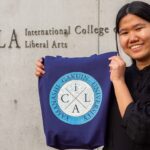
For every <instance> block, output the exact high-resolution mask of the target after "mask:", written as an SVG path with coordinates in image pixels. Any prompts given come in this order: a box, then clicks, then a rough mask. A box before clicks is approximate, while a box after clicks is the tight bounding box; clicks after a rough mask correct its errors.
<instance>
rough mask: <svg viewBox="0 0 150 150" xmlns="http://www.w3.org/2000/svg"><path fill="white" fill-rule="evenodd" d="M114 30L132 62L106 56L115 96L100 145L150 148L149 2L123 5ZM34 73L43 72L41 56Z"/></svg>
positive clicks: (124, 149) (116, 149)
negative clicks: (127, 63) (103, 140)
mask: <svg viewBox="0 0 150 150" xmlns="http://www.w3.org/2000/svg"><path fill="white" fill-rule="evenodd" d="M116 34H118V37H119V41H120V45H121V47H122V49H123V50H124V52H125V53H126V54H127V55H128V56H130V57H131V59H132V60H133V64H132V66H130V67H126V64H125V62H124V61H123V60H122V58H121V57H119V56H113V57H111V58H109V60H110V65H109V66H110V79H111V81H112V83H113V86H114V91H113V92H112V93H113V97H114V100H113V98H112V103H111V106H110V112H109V116H108V118H109V119H108V127H107V135H106V143H105V146H104V148H103V149H104V150H150V5H149V4H147V3H145V2H140V1H134V2H131V3H129V4H126V5H124V6H123V7H122V8H121V9H120V10H119V12H118V15H117V18H116ZM116 37H117V36H116ZM117 47H118V46H117ZM35 74H36V76H38V77H39V76H42V75H43V74H44V66H43V64H42V60H38V61H37V63H36V73H35Z"/></svg>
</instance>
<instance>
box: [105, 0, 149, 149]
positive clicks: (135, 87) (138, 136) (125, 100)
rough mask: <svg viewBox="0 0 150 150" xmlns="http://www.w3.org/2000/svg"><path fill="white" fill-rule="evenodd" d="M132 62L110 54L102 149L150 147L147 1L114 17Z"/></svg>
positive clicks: (117, 29)
mask: <svg viewBox="0 0 150 150" xmlns="http://www.w3.org/2000/svg"><path fill="white" fill-rule="evenodd" d="M117 33H118V37H119V41H120V45H121V47H122V49H123V50H124V52H125V53H126V54H127V55H128V56H130V57H131V59H132V60H133V64H132V66H130V67H127V68H126V67H125V66H126V65H125V62H124V61H123V60H122V59H121V58H120V57H119V56H113V57H111V58H110V61H111V62H110V79H111V81H112V83H113V86H114V93H115V97H116V100H114V101H112V105H111V108H110V114H109V123H108V128H107V129H108V130H107V137H106V143H105V147H104V150H150V5H149V4H147V3H144V2H139V1H134V2H131V3H129V4H126V5H125V6H123V7H122V8H121V9H120V10H119V12H118V15H117V18H116V34H117Z"/></svg>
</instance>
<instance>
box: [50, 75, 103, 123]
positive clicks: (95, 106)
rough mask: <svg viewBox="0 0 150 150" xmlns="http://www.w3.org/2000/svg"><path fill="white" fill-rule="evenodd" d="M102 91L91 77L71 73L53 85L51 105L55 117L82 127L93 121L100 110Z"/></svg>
mask: <svg viewBox="0 0 150 150" xmlns="http://www.w3.org/2000/svg"><path fill="white" fill-rule="evenodd" d="M101 101H102V90H101V87H100V85H99V83H98V82H97V81H96V80H95V79H94V78H93V77H92V76H90V75H88V74H86V73H82V72H71V73H68V74H65V75H63V76H62V77H60V78H59V79H58V80H57V81H56V82H55V84H54V85H53V87H52V89H51V91H50V96H49V103H50V107H51V109H52V112H53V113H54V115H55V116H56V117H57V118H58V119H60V120H61V121H63V122H65V123H68V124H73V125H80V124H84V123H87V122H89V121H91V120H92V119H93V118H94V117H95V116H96V114H97V113H98V111H99V109H100V105H101Z"/></svg>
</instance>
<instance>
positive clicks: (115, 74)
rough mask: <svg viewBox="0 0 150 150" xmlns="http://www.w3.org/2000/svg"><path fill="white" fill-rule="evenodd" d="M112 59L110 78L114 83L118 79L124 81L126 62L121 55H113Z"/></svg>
mask: <svg viewBox="0 0 150 150" xmlns="http://www.w3.org/2000/svg"><path fill="white" fill-rule="evenodd" d="M109 60H110V64H109V67H110V80H111V81H112V82H113V83H114V82H116V81H124V73H125V67H126V63H125V62H124V61H123V59H122V58H121V57H119V56H112V57H110V58H109Z"/></svg>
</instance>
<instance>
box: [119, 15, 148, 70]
mask: <svg viewBox="0 0 150 150" xmlns="http://www.w3.org/2000/svg"><path fill="white" fill-rule="evenodd" d="M119 26H120V29H119V38H120V44H121V46H122V48H123V49H124V51H125V53H126V54H128V55H129V56H130V57H132V58H133V59H135V60H136V64H137V66H138V67H139V68H140V69H142V68H143V67H144V66H145V65H146V64H149V62H150V22H148V21H146V20H144V19H142V18H140V17H138V16H136V15H132V14H128V15H126V16H125V17H124V18H123V19H122V20H121V21H120V24H119Z"/></svg>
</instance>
